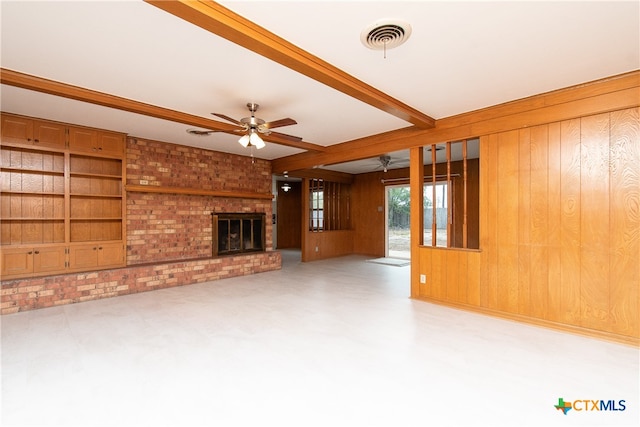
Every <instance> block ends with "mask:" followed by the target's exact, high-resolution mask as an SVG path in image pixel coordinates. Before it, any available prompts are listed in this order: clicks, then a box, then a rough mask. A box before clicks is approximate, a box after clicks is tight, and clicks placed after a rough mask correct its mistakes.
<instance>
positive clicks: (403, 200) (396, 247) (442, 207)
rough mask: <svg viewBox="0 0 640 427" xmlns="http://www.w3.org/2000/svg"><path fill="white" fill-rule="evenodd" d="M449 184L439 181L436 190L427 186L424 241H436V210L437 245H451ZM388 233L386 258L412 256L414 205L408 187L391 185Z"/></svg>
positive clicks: (389, 187)
mask: <svg viewBox="0 0 640 427" xmlns="http://www.w3.org/2000/svg"><path fill="white" fill-rule="evenodd" d="M448 187H449V186H448V185H447V183H446V182H438V183H436V185H435V202H434V188H433V185H432V184H431V183H429V184H425V185H424V186H423V203H424V205H423V212H424V213H423V214H424V242H425V244H427V245H430V244H431V241H432V229H433V227H432V224H433V209H434V208H435V209H436V239H437V243H436V246H442V247H446V246H447V211H448V203H449V202H448V200H449V194H448ZM385 204H386V215H385V223H386V227H385V233H386V256H388V257H391V258H407V259H408V258H410V257H411V237H410V218H409V212H410V204H411V197H410V192H409V186H408V185H394V186H388V187H387V191H386V197H385Z"/></svg>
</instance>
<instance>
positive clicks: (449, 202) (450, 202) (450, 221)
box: [446, 141, 453, 248]
mask: <svg viewBox="0 0 640 427" xmlns="http://www.w3.org/2000/svg"><path fill="white" fill-rule="evenodd" d="M446 150H447V247H449V248H450V247H451V246H453V245H452V244H451V235H452V232H451V231H452V230H451V229H452V227H451V226H452V225H453V199H452V197H451V194H452V191H451V187H452V185H451V141H447V148H446Z"/></svg>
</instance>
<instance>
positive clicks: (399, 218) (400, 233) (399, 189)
mask: <svg viewBox="0 0 640 427" xmlns="http://www.w3.org/2000/svg"><path fill="white" fill-rule="evenodd" d="M410 210H411V198H410V194H409V186H408V185H390V186H388V187H386V191H385V227H384V230H385V256H386V257H389V258H401V259H409V258H411V229H410V218H409V211H410Z"/></svg>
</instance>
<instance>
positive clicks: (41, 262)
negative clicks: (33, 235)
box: [33, 246, 66, 273]
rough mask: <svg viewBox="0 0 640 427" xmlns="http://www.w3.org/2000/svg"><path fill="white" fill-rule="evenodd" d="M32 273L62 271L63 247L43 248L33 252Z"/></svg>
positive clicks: (63, 265) (64, 258) (64, 256)
mask: <svg viewBox="0 0 640 427" xmlns="http://www.w3.org/2000/svg"><path fill="white" fill-rule="evenodd" d="M33 255H34V256H33V272H34V273H39V272H54V271H63V270H64V269H65V266H66V265H65V262H66V248H65V247H64V246H45V247H42V248H35V249H34V251H33Z"/></svg>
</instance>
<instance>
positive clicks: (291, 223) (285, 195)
mask: <svg viewBox="0 0 640 427" xmlns="http://www.w3.org/2000/svg"><path fill="white" fill-rule="evenodd" d="M284 182H285V181H278V182H277V187H278V196H277V210H276V229H277V234H278V242H277V245H276V246H277V248H278V249H300V248H302V183H301V182H300V181H286V182H287V183H288V184H289V186H290V187H291V189H290V190H289V191H284V190H282V185H283V184H284Z"/></svg>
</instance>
